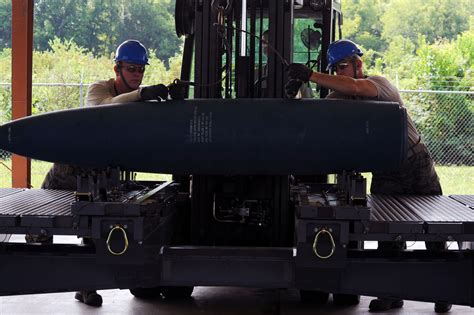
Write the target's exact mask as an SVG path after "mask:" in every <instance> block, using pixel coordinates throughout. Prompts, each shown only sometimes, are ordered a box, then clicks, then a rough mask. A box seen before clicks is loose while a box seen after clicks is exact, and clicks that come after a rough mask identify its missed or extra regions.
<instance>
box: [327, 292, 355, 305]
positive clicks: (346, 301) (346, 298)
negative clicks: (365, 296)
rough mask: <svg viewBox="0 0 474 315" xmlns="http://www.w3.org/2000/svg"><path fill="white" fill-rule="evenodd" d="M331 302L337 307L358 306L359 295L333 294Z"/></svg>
mask: <svg viewBox="0 0 474 315" xmlns="http://www.w3.org/2000/svg"><path fill="white" fill-rule="evenodd" d="M332 301H333V303H334V304H335V305H338V306H351V305H358V304H359V302H360V295H355V294H334V293H333V295H332Z"/></svg>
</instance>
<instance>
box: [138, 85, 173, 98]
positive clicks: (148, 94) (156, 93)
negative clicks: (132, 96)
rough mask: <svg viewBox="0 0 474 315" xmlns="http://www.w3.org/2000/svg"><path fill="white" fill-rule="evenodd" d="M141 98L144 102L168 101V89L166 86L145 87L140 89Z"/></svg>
mask: <svg viewBox="0 0 474 315" xmlns="http://www.w3.org/2000/svg"><path fill="white" fill-rule="evenodd" d="M140 97H141V99H142V101H149V100H157V101H160V100H164V101H166V100H167V99H168V88H167V87H166V86H165V85H164V84H156V85H150V86H144V87H142V88H141V89H140Z"/></svg>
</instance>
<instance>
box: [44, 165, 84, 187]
mask: <svg viewBox="0 0 474 315" xmlns="http://www.w3.org/2000/svg"><path fill="white" fill-rule="evenodd" d="M79 174H80V168H78V167H75V166H70V165H66V164H59V163H54V164H53V166H52V167H51V169H50V170H49V172H48V174H46V177H45V178H44V180H43V183H42V184H41V188H42V189H61V190H71V191H74V190H76V188H77V175H79Z"/></svg>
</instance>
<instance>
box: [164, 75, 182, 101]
mask: <svg viewBox="0 0 474 315" xmlns="http://www.w3.org/2000/svg"><path fill="white" fill-rule="evenodd" d="M168 90H169V92H170V97H171V99H172V100H184V98H185V96H186V84H185V83H183V82H182V81H179V80H174V82H173V83H171V84H170V85H168Z"/></svg>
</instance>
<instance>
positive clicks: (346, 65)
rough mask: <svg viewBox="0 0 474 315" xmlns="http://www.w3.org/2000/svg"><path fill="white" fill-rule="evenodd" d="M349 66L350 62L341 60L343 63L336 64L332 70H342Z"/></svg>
mask: <svg viewBox="0 0 474 315" xmlns="http://www.w3.org/2000/svg"><path fill="white" fill-rule="evenodd" d="M348 66H349V63H347V62H341V63H338V64H336V65H334V66H333V67H332V70H333V71H342V70H344V69H346V68H347V67H348Z"/></svg>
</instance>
